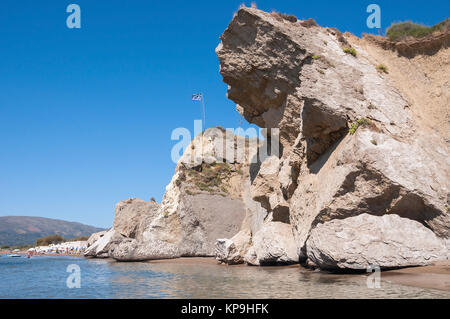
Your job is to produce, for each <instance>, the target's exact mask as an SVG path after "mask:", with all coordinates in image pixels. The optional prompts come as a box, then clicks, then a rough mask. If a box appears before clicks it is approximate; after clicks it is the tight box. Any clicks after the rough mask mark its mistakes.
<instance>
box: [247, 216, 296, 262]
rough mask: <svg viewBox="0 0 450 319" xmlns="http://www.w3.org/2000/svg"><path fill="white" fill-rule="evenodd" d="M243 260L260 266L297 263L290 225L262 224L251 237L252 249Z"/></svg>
mask: <svg viewBox="0 0 450 319" xmlns="http://www.w3.org/2000/svg"><path fill="white" fill-rule="evenodd" d="M245 260H246V262H247V263H249V264H251V265H261V266H264V265H283V264H294V263H298V261H299V255H298V248H297V243H296V242H295V240H294V236H293V234H292V227H291V225H289V224H285V223H282V222H268V223H266V224H264V226H263V227H262V228H261V229H260V230H259V231H258V232H257V233H256V234H255V235H254V236H253V247H252V249H251V250H250V251H249V252H248V253H247V255H246V258H245Z"/></svg>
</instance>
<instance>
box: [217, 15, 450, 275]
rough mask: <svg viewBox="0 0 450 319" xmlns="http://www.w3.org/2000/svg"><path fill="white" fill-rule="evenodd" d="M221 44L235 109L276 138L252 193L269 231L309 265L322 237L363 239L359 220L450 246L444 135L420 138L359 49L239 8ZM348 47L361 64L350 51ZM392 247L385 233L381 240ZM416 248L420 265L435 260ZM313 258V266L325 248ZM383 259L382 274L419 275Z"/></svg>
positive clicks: (335, 35) (335, 36) (449, 167)
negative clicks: (282, 234) (408, 229)
mask: <svg viewBox="0 0 450 319" xmlns="http://www.w3.org/2000/svg"><path fill="white" fill-rule="evenodd" d="M221 40H222V42H221V43H220V44H219V46H218V47H217V49H216V52H217V55H218V57H219V60H220V72H221V74H222V76H223V80H224V82H225V83H227V84H228V85H229V89H228V97H229V98H230V99H231V100H233V101H234V102H236V103H237V110H238V111H239V112H240V113H241V114H242V115H243V116H244V117H245V118H246V119H247V120H248V121H250V122H252V123H255V124H257V125H259V126H260V127H263V128H279V130H280V143H281V146H280V149H281V153H280V154H279V156H278V157H275V158H274V156H269V157H266V158H262V159H261V161H262V163H259V165H257V166H255V167H254V168H253V171H251V174H252V179H251V183H252V184H251V187H250V188H251V192H250V193H251V195H252V198H253V199H254V200H256V201H257V202H259V203H261V205H262V206H263V207H264V208H265V209H266V210H267V212H268V215H267V217H266V218H265V221H264V223H267V222H270V221H272V220H273V221H278V222H282V223H284V224H286V225H288V227H292V233H293V237H294V238H295V242H296V247H297V248H298V255H299V258H300V260H301V261H304V262H307V259H308V258H309V259H311V258H312V255H311V254H309V253H308V245H306V242H307V239H308V237H309V236H310V235H311V233H312V231H314V230H315V229H316V227H319V226H318V225H326V223H328V222H330V221H333V220H337V221H336V222H342V223H344V224H343V227H348V228H349V229H356V225H353V226H352V223H355V222H356V221H357V220H358V219H354V218H356V217H357V216H359V215H362V214H369V215H373V216H374V217H376V218H380V216H384V215H387V214H389V215H396V216H397V217H398V218H402V219H404V220H408V221H409V222H411V223H414V225H416V224H418V225H424V226H423V227H426V229H428V230H429V231H428V232H426V233H424V236H432V235H433V236H436V240H437V241H442V242H444V241H446V242H448V239H449V238H450V230H449V229H450V210H449V208H448V207H450V195H449V192H450V156H449V154H450V150H449V144H448V143H446V142H445V140H444V139H443V138H442V136H440V135H439V134H438V133H437V132H422V130H420V129H418V126H416V124H415V122H414V120H413V116H412V114H411V112H410V110H409V108H408V105H409V103H408V101H407V100H406V99H405V98H404V97H403V95H402V93H401V92H400V91H398V90H397V89H396V88H394V87H393V86H392V85H391V83H390V81H389V79H388V78H387V77H385V76H383V75H381V74H380V73H379V72H378V71H377V70H376V65H373V64H372V63H371V62H370V59H369V58H368V57H369V56H368V53H367V52H365V51H364V50H363V49H362V48H360V47H358V46H357V45H356V44H352V42H351V37H347V36H345V35H342V34H341V33H340V32H339V31H337V30H335V29H329V28H321V27H319V26H317V25H314V24H305V23H303V21H298V22H289V21H287V20H283V19H281V20H280V19H278V18H277V17H276V16H274V15H273V14H269V13H265V12H262V11H260V10H257V9H253V8H242V9H240V10H239V11H238V12H237V14H236V15H235V16H234V18H233V20H232V21H231V23H230V25H229V26H228V28H227V29H226V31H225V32H224V33H223V35H222V36H221ZM351 46H353V48H354V49H355V50H356V52H357V55H356V56H352V55H350V54H346V53H345V52H344V51H343V49H344V48H347V47H351ZM349 132H351V133H349ZM269 140H270V137H269ZM344 221H345V222H344ZM264 223H263V224H264ZM324 223H325V224H324ZM248 224H251V220H250V221H249V222H248ZM385 227H387V228H388V227H389V226H388V224H386V225H385ZM251 234H252V242H253V246H252V247H250V248H249V249H248V250H247V253H246V254H247V256H253V258H254V256H255V252H256V246H255V244H254V242H255V238H256V237H257V234H258V233H257V232H252V233H251ZM391 235H392V233H391V232H385V236H386V237H385V239H386V240H391V239H389V238H388V237H389V236H391ZM274 236H277V235H275V234H274ZM355 238H356V239H357V238H358V237H357V236H356V235H355ZM323 240H324V241H326V239H325V238H324V239H323ZM332 240H333V238H332V237H330V241H332ZM392 240H393V241H394V240H395V237H393V238H392ZM430 241H434V239H431V237H430ZM335 244H336V243H331V242H330V245H335ZM415 244H416V245H417V246H416V251H421V252H422V253H423V254H424V256H426V251H428V250H430V249H431V251H429V252H430V256H431V255H433V256H435V254H436V253H437V250H434V248H430V247H431V246H429V245H427V244H425V243H424V244H423V245H421V243H420V242H419V241H415ZM309 247H312V246H309ZM314 247H315V248H314V250H315V255H316V254H319V253H320V250H322V249H326V243H325V242H322V243H321V245H316V246H314ZM384 252H385V253H386V254H387V255H386V256H384V258H378V259H377V258H374V259H373V260H372V261H373V262H374V264H378V265H380V266H381V267H392V266H393V265H394V264H395V263H396V265H395V267H402V266H407V265H410V264H411V263H410V262H409V261H408V260H402V259H401V258H397V257H396V256H393V255H389V254H396V251H395V250H385V251H384ZM341 256H342V257H343V258H344V260H341V261H340V264H339V265H334V266H330V264H329V263H325V262H324V261H323V260H322V259H320V258H315V260H314V262H315V263H316V264H317V265H318V266H319V267H321V268H327V269H328V268H330V267H331V268H332V267H335V268H342V267H347V266H349V265H350V264H351V263H350V262H349V263H348V264H347V263H346V261H345V258H346V255H345V254H342V255H341ZM436 257H437V258H442V259H443V258H446V254H442V253H441V252H440V253H438V254H437V255H436ZM248 259H249V260H250V259H252V258H250V257H249V258H248ZM431 259H432V258H430V260H431ZM252 260H253V259H252ZM388 260H394V261H395V262H394V263H390V262H388ZM310 261H311V260H310ZM311 262H312V261H311Z"/></svg>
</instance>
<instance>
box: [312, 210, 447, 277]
mask: <svg viewBox="0 0 450 319" xmlns="http://www.w3.org/2000/svg"><path fill="white" fill-rule="evenodd" d="M306 247H307V252H308V258H309V259H310V260H311V261H312V262H314V263H315V264H317V265H321V268H324V269H336V268H339V269H355V270H366V269H367V267H369V266H381V267H383V268H396V267H399V265H401V266H423V265H427V264H429V263H430V262H433V261H436V260H439V259H441V258H442V256H445V255H446V252H447V250H446V247H445V245H444V243H443V242H442V241H441V240H439V239H438V238H437V236H436V235H435V234H434V233H433V232H432V231H431V230H430V229H428V228H426V227H424V226H423V225H422V224H420V223H419V222H416V221H413V220H410V219H408V218H402V217H400V216H398V215H395V214H389V215H383V216H373V215H369V214H362V215H358V216H356V217H350V218H346V219H334V220H331V221H329V222H325V223H323V224H319V225H317V227H315V228H314V229H313V230H312V231H311V234H310V236H309V238H308V241H307V244H306Z"/></svg>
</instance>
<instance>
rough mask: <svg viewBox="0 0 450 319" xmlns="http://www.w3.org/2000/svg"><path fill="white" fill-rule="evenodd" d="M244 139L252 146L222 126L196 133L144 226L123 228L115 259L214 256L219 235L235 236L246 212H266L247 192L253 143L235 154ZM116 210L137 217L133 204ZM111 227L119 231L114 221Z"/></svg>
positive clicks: (129, 217)
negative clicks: (128, 208) (243, 150)
mask: <svg viewBox="0 0 450 319" xmlns="http://www.w3.org/2000/svg"><path fill="white" fill-rule="evenodd" d="M254 142H256V143H255V144H254V145H255V146H257V143H258V141H257V140H254ZM246 143H247V145H253V144H252V141H250V140H249V139H246V138H244V137H238V136H234V135H233V134H232V133H230V132H228V133H227V132H226V131H225V130H224V129H222V128H211V129H208V130H206V131H205V132H204V133H203V134H201V135H199V136H197V137H196V138H195V139H194V140H193V141H192V142H191V144H190V145H189V146H188V148H187V149H186V151H185V153H184V154H183V156H182V157H181V159H180V160H179V162H178V164H177V167H176V170H175V174H174V176H173V178H172V181H171V182H170V184H169V185H168V186H167V188H166V193H165V195H164V197H163V200H162V202H161V205H160V206H159V207H158V208H157V210H156V211H154V213H152V214H151V217H149V218H148V219H147V223H146V224H145V226H142V225H143V224H142V223H141V224H140V225H141V228H140V229H142V231H139V230H138V231H134V230H133V229H134V228H133V227H132V226H130V225H127V227H128V228H129V229H128V228H127V230H126V231H122V232H121V234H122V235H124V236H125V239H124V240H122V241H121V242H120V243H119V244H117V245H114V247H112V248H111V249H110V251H109V255H110V256H111V257H112V258H114V259H116V260H119V261H140V260H151V259H166V258H177V257H186V256H191V257H192V256H214V255H215V242H216V240H217V239H218V238H223V237H225V238H226V237H228V238H230V237H233V236H234V235H236V234H237V233H238V232H239V230H240V229H241V226H242V223H243V221H244V218H245V217H246V215H248V214H250V215H252V214H258V212H260V211H264V209H263V208H262V207H261V205H259V204H258V203H256V202H254V201H253V200H251V198H250V196H249V194H248V188H249V186H250V175H249V173H248V172H249V163H250V161H249V157H252V156H254V155H253V153H254V152H256V148H254V149H253V151H251V152H247V153H245V154H244V153H243V154H238V152H237V150H240V148H239V147H238V145H246ZM145 210H148V207H147V208H144V209H143V211H145ZM118 211H120V212H123V214H124V215H123V220H124V221H130V220H133V218H136V219H140V217H139V216H140V215H139V214H137V212H136V207H134V208H133V209H132V210H131V211H129V212H127V210H126V209H122V210H120V209H118V210H116V219H117V216H119V215H118ZM121 214H122V213H121ZM147 215H148V214H147ZM125 224H126V223H125ZM130 227H131V228H130ZM114 228H115V229H116V231H118V228H117V227H116V222H115V227H114ZM131 233H136V236H134V237H131V236H129V234H131Z"/></svg>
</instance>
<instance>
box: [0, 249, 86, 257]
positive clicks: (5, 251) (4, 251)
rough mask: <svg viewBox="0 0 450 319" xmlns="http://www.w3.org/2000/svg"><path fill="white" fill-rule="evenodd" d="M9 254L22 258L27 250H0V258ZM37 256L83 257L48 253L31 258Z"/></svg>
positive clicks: (26, 253)
mask: <svg viewBox="0 0 450 319" xmlns="http://www.w3.org/2000/svg"><path fill="white" fill-rule="evenodd" d="M10 254H14V255H23V256H24V257H26V256H27V255H28V251H27V250H20V251H18V252H15V253H13V252H12V251H9V250H0V256H2V255H10ZM38 256H51V257H57V256H65V257H84V255H83V254H67V253H60V254H55V253H48V254H37V253H34V254H33V255H31V257H38Z"/></svg>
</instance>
